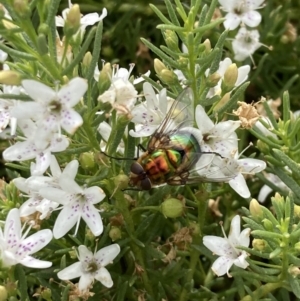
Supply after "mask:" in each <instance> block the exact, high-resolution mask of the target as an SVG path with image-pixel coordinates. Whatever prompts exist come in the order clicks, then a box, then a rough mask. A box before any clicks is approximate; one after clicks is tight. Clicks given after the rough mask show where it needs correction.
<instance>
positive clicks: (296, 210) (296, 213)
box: [294, 204, 300, 218]
mask: <svg viewBox="0 0 300 301" xmlns="http://www.w3.org/2000/svg"><path fill="white" fill-rule="evenodd" d="M294 216H295V217H298V218H300V206H298V205H296V204H294Z"/></svg>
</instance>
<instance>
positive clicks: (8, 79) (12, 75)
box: [0, 70, 21, 86]
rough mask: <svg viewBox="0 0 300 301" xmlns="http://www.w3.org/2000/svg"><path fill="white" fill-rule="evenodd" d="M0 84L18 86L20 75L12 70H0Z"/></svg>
mask: <svg viewBox="0 0 300 301" xmlns="http://www.w3.org/2000/svg"><path fill="white" fill-rule="evenodd" d="M0 84H3V85H11V86H19V85H20V84H21V75H20V74H19V73H18V72H16V71H13V70H2V71H0Z"/></svg>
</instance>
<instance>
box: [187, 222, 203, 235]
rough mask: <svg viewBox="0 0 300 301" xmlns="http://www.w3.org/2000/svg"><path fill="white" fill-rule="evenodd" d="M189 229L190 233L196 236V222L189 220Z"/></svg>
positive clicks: (198, 230) (198, 232)
mask: <svg viewBox="0 0 300 301" xmlns="http://www.w3.org/2000/svg"><path fill="white" fill-rule="evenodd" d="M189 229H190V230H191V234H192V235H193V236H196V235H199V234H200V226H199V224H198V223H196V222H190V223H189Z"/></svg>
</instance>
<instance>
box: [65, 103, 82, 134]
mask: <svg viewBox="0 0 300 301" xmlns="http://www.w3.org/2000/svg"><path fill="white" fill-rule="evenodd" d="M82 123H83V119H82V117H81V115H80V114H79V113H77V112H76V111H75V110H73V109H63V110H62V111H61V121H60V124H61V127H62V128H63V129H64V130H65V131H66V132H67V133H69V134H74V133H75V132H76V130H77V129H78V128H79V127H80V126H81V125H82Z"/></svg>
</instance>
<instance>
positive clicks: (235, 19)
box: [224, 13, 241, 30]
mask: <svg viewBox="0 0 300 301" xmlns="http://www.w3.org/2000/svg"><path fill="white" fill-rule="evenodd" d="M225 19H226V20H225V21H224V27H225V28H226V29H229V30H234V29H236V28H237V27H238V26H239V25H240V23H241V19H240V18H239V16H238V15H237V14H234V13H228V14H226V16H225Z"/></svg>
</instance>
